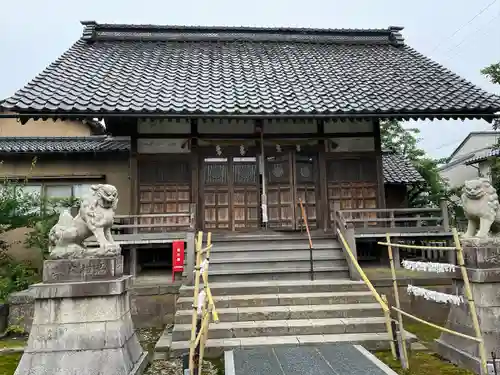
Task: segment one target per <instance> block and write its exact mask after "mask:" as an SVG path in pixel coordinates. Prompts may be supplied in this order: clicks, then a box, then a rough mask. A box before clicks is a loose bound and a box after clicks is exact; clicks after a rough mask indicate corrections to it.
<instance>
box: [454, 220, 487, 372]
mask: <svg viewBox="0 0 500 375" xmlns="http://www.w3.org/2000/svg"><path fill="white" fill-rule="evenodd" d="M452 232H453V240H454V241H455V246H456V248H457V261H458V265H459V266H460V271H461V272H462V278H463V280H464V287H465V296H466V297H467V302H468V304H469V310H470V313H471V316H472V324H473V325H474V332H475V334H476V337H477V338H478V339H480V340H481V341H480V342H479V344H478V345H479V357H480V359H481V369H482V372H483V374H484V375H487V374H488V364H487V359H486V349H485V347H484V340H483V335H482V333H481V327H480V326H479V320H478V318H477V310H476V304H475V302H474V297H473V295H472V289H471V287H470V282H469V275H468V274H467V268H466V267H465V259H464V252H463V249H462V244H461V243H460V238H459V237H458V232H457V229H456V228H453V230H452Z"/></svg>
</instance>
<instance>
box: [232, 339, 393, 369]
mask: <svg viewBox="0 0 500 375" xmlns="http://www.w3.org/2000/svg"><path fill="white" fill-rule="evenodd" d="M225 367H226V368H225V374H226V375H396V373H395V372H394V371H392V370H391V369H390V368H389V367H387V366H386V365H385V364H384V363H382V362H381V361H379V360H378V359H377V358H376V357H375V356H374V355H373V354H371V353H370V352H368V351H367V350H366V349H364V348H363V347H362V346H360V345H353V344H348V343H338V344H324V345H318V346H297V347H282V346H275V347H270V346H269V347H260V348H244V349H243V348H242V349H236V350H232V351H227V352H225Z"/></svg>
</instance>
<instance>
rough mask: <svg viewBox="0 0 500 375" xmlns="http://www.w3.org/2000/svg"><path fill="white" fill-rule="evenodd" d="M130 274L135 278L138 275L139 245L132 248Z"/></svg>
mask: <svg viewBox="0 0 500 375" xmlns="http://www.w3.org/2000/svg"><path fill="white" fill-rule="evenodd" d="M129 256H130V274H131V275H132V276H133V277H134V278H135V277H136V276H137V247H135V246H133V247H131V248H130V255H129Z"/></svg>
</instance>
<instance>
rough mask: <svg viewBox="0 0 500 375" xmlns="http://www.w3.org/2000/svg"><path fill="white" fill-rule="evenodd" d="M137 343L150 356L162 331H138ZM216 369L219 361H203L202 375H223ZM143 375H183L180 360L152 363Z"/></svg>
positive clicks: (148, 329) (152, 329)
mask: <svg viewBox="0 0 500 375" xmlns="http://www.w3.org/2000/svg"><path fill="white" fill-rule="evenodd" d="M137 333H138V335H139V341H140V342H141V345H142V347H143V349H144V350H147V351H148V352H149V354H150V355H151V356H152V354H153V352H154V346H155V344H156V341H158V338H159V337H160V336H161V334H162V333H163V330H158V329H154V328H145V329H138V330H137ZM217 367H221V364H220V361H217V360H216V361H203V372H202V375H223V374H224V373H223V372H220V371H219V369H218V368H217ZM144 375H183V373H182V359H181V358H175V359H168V360H163V359H162V360H157V361H153V362H152V363H151V365H150V366H149V367H148V369H147V370H146V372H145V373H144Z"/></svg>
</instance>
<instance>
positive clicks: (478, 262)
mask: <svg viewBox="0 0 500 375" xmlns="http://www.w3.org/2000/svg"><path fill="white" fill-rule="evenodd" d="M462 246H463V248H464V257H465V264H466V267H467V268H468V275H469V279H470V283H471V288H472V294H473V297H474V301H475V303H476V311H477V314H478V319H479V324H480V327H481V332H482V334H483V338H484V341H485V347H486V356H487V358H488V373H489V374H494V372H493V362H492V358H491V352H495V354H496V357H497V358H498V357H500V241H498V240H497V239H491V238H490V239H481V240H479V239H475V240H472V239H471V240H463V241H462ZM456 272H457V273H456V275H455V277H454V279H453V293H455V292H458V293H459V295H462V296H464V300H466V297H465V290H464V283H463V281H462V276H461V273H460V271H456ZM446 327H447V328H449V329H452V330H454V331H458V332H461V333H464V334H467V335H470V336H475V333H474V328H473V324H472V315H471V313H470V311H469V305H468V304H467V303H464V304H462V305H460V306H455V305H453V306H451V309H450V313H449V316H448V321H447V323H446ZM436 343H437V352H438V353H439V354H440V355H441V356H443V357H444V358H446V359H448V360H449V361H451V362H453V363H455V364H457V365H459V366H461V367H465V368H468V369H470V370H472V371H475V372H476V373H477V374H480V373H481V372H480V370H481V366H480V360H479V345H478V344H477V343H476V342H474V341H472V340H468V339H464V338H461V337H457V336H455V335H451V334H448V333H443V334H441V337H440V338H439V339H438V340H436ZM497 369H500V361H499V360H497Z"/></svg>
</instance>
